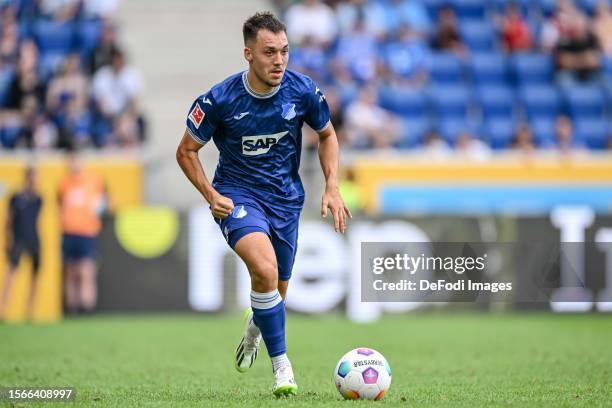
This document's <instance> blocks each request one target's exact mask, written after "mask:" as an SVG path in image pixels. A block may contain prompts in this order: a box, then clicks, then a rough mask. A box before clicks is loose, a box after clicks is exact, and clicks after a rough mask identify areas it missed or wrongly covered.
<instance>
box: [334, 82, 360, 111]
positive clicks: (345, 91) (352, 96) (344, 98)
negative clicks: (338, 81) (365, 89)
mask: <svg viewBox="0 0 612 408" xmlns="http://www.w3.org/2000/svg"><path fill="white" fill-rule="evenodd" d="M337 89H338V93H339V94H340V105H341V106H342V109H345V108H346V107H347V106H348V105H350V104H351V103H353V102H354V101H355V100H356V99H357V98H358V97H359V88H358V87H357V85H356V84H351V85H348V84H343V85H342V86H340V87H338V88H337Z"/></svg>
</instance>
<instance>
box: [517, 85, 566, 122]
mask: <svg viewBox="0 0 612 408" xmlns="http://www.w3.org/2000/svg"><path fill="white" fill-rule="evenodd" d="M519 100H520V101H521V104H522V106H523V107H524V108H525V111H526V113H527V116H528V117H530V118H533V117H548V118H555V117H556V116H557V115H558V114H559V113H560V111H561V99H560V97H559V92H558V91H557V88H555V87H554V86H552V85H529V86H524V87H522V88H521V89H520V91H519Z"/></svg>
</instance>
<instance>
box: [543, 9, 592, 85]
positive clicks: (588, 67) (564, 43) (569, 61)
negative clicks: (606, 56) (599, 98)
mask: <svg viewBox="0 0 612 408" xmlns="http://www.w3.org/2000/svg"><path fill="white" fill-rule="evenodd" d="M554 55H555V60H556V64H557V81H558V83H559V84H560V85H561V86H563V87H567V86H571V85H573V84H574V83H575V82H587V81H591V80H595V79H597V78H598V74H599V71H600V68H601V51H600V48H599V41H598V40H597V37H595V35H594V34H593V32H592V31H591V30H590V29H589V27H588V22H587V20H586V18H584V17H579V18H577V19H576V21H574V25H573V29H572V30H570V31H569V32H568V33H567V34H566V35H565V36H564V37H562V38H561V40H560V41H559V43H558V45H557V48H556V49H555V53H554Z"/></svg>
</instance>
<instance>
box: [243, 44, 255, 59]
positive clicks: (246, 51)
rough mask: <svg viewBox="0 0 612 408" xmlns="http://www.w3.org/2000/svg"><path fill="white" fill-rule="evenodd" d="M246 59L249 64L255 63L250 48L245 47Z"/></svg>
mask: <svg viewBox="0 0 612 408" xmlns="http://www.w3.org/2000/svg"><path fill="white" fill-rule="evenodd" d="M244 59H245V60H247V61H248V62H253V53H252V52H251V49H250V48H249V47H244Z"/></svg>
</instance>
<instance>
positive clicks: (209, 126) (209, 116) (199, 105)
mask: <svg viewBox="0 0 612 408" xmlns="http://www.w3.org/2000/svg"><path fill="white" fill-rule="evenodd" d="M218 109H219V107H218V106H217V104H216V102H215V100H214V98H213V97H212V95H211V94H210V92H208V93H207V94H204V95H202V96H199V97H198V98H197V99H196V100H195V101H194V102H193V103H192V104H191V108H190V109H189V113H188V114H187V130H188V131H189V133H190V134H191V137H193V138H194V139H195V141H196V142H198V143H201V144H206V142H208V141H209V140H210V138H211V137H212V136H213V134H214V133H215V130H216V129H217V125H218V124H219V115H218V113H217V110H218Z"/></svg>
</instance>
